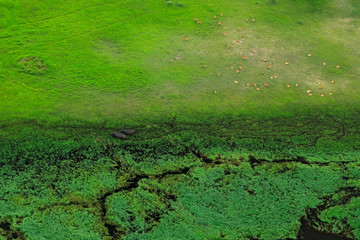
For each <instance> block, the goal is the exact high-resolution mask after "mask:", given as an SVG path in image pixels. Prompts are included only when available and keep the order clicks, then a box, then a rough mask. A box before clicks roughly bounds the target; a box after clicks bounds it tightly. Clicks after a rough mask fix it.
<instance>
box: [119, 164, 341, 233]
mask: <svg viewBox="0 0 360 240" xmlns="http://www.w3.org/2000/svg"><path fill="white" fill-rule="evenodd" d="M267 168H268V167H267ZM284 169H286V168H284ZM341 183H342V180H341V176H340V173H339V172H337V171H333V170H331V169H330V168H318V167H308V166H293V170H291V171H286V172H284V173H279V172H278V171H273V173H271V172H270V171H269V170H268V169H266V167H257V168H256V169H255V170H253V169H252V168H251V167H250V166H249V165H248V164H246V163H244V164H242V165H240V166H239V167H216V168H213V169H208V170H206V169H203V168H197V169H196V170H194V172H192V173H191V175H190V176H187V177H184V178H182V179H179V181H178V183H176V184H175V186H174V189H176V192H177V194H178V199H177V201H176V202H175V203H173V204H172V209H173V212H170V213H168V214H166V215H165V216H164V217H163V219H161V222H160V225H158V226H156V227H154V228H153V230H152V231H150V232H149V233H146V234H140V233H139V232H136V233H131V234H128V235H127V236H126V239H140V238H141V239H175V238H179V236H181V238H180V239H205V238H207V239H217V238H220V236H226V237H227V238H228V239H239V238H240V239H247V238H248V237H257V238H260V239H284V238H296V236H297V232H298V230H299V228H300V222H299V219H300V218H301V217H302V216H304V214H305V209H306V208H309V207H315V206H316V205H317V204H319V203H320V200H319V198H320V197H322V196H324V195H327V194H331V193H332V192H334V191H335V190H336V189H337V188H338V187H339V186H340V185H341ZM122 206H124V205H122ZM127 208H128V207H124V209H127ZM123 211H124V210H123ZM135 216H136V217H137V215H135ZM136 217H135V218H136Z"/></svg>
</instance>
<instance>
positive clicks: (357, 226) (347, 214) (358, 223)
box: [320, 198, 360, 239]
mask: <svg viewBox="0 0 360 240" xmlns="http://www.w3.org/2000/svg"><path fill="white" fill-rule="evenodd" d="M320 219H321V220H322V221H323V222H326V223H328V224H329V226H331V230H332V231H333V232H335V233H341V232H344V229H345V228H346V227H347V225H348V226H350V228H351V229H352V230H353V236H354V237H355V239H359V238H360V198H354V199H351V201H350V202H349V203H348V204H345V205H338V206H334V207H330V208H328V209H326V210H324V211H323V212H321V214H320ZM349 237H351V236H349Z"/></svg>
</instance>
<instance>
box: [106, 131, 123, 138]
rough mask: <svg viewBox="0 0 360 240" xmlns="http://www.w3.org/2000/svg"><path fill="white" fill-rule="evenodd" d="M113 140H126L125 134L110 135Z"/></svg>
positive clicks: (114, 133)
mask: <svg viewBox="0 0 360 240" xmlns="http://www.w3.org/2000/svg"><path fill="white" fill-rule="evenodd" d="M110 135H111V136H112V137H113V138H119V139H126V136H125V134H123V133H121V132H112V133H111V134H110Z"/></svg>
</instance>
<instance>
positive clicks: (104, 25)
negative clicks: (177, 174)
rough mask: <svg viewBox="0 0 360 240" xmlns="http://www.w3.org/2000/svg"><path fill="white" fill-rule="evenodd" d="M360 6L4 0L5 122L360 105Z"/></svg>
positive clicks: (0, 102)
mask: <svg viewBox="0 0 360 240" xmlns="http://www.w3.org/2000/svg"><path fill="white" fill-rule="evenodd" d="M358 5H359V3H358V2H357V1H351V0H346V1H345V0H344V1H340V2H339V1H315V2H313V1H267V0H266V1H265V0H262V1H260V0H259V1H211V2H209V1H196V2H193V1H181V2H176V1H175V2H165V1H146V2H144V1H121V2H119V1H103V0H101V1H91V2H89V1H76V2H67V3H64V2H61V1H53V2H52V3H44V2H41V1H35V0H31V1H4V0H2V2H1V8H2V16H1V22H0V23H1V32H0V34H1V35H0V45H1V46H2V48H1V49H2V50H1V52H0V57H1V58H0V59H1V60H0V61H1V62H0V66H1V69H0V77H1V90H0V91H1V95H0V98H1V99H0V109H1V112H2V113H4V114H2V116H1V119H2V120H8V119H14V118H27V119H29V118H31V119H41V120H47V121H51V120H53V121H63V119H82V120H84V119H86V120H93V121H96V122H98V123H102V122H103V121H104V120H108V121H114V120H122V121H125V120H128V121H135V119H139V120H140V119H141V120H142V119H144V118H146V119H159V118H163V117H164V115H165V116H169V115H171V114H173V115H177V116H178V117H180V118H182V119H184V120H186V119H188V120H189V118H193V117H194V116H199V115H201V118H204V116H208V115H217V116H221V115H222V114H225V113H227V114H252V115H262V116H268V117H274V116H277V115H284V114H288V113H289V112H290V113H291V112H292V111H293V110H294V109H304V110H307V108H311V107H313V106H316V107H320V108H329V107H333V108H344V107H356V106H358V105H359V102H360V99H359V94H358V92H359V91H360V82H359V77H358V76H359V75H360V66H359V64H358V63H359V59H360V50H359V48H358V46H359V45H360V40H359V39H360V31H359V29H360V21H359V18H358V15H359V6H358ZM214 16H216V18H214ZM194 18H197V20H194ZM247 18H248V21H246V19H247ZM198 21H201V23H198ZM220 22H221V24H218V23H220ZM239 27H240V28H241V29H239ZM185 39H186V40H185ZM228 46H229V47H228ZM308 54H311V56H308ZM243 56H246V60H245V59H244V58H245V57H244V58H243ZM264 60H266V61H267V62H264ZM285 63H288V64H285ZM323 63H326V65H323ZM205 65H206V67H205ZM239 66H241V68H239ZM337 66H338V67H339V68H338V67H337ZM238 70H239V73H238ZM332 81H333V83H332ZM247 84H249V86H248V87H247V86H246V85H247ZM254 84H256V87H254ZM264 84H266V85H267V87H266V86H265V85H264ZM297 84H298V87H296V86H297ZM257 88H258V89H259V90H256V89H257ZM307 90H311V91H312V92H311V94H312V96H308V93H307ZM215 91H216V93H215ZM322 94H323V97H321V96H322ZM329 94H332V95H329Z"/></svg>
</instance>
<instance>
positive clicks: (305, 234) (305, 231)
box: [297, 218, 350, 240]
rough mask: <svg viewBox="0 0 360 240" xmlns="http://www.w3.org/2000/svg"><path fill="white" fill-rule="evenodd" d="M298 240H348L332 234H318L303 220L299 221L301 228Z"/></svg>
mask: <svg viewBox="0 0 360 240" xmlns="http://www.w3.org/2000/svg"><path fill="white" fill-rule="evenodd" d="M297 239H298V240H300V239H301V240H348V239H350V238H346V237H341V236H338V235H335V234H332V233H326V232H320V231H318V230H316V229H315V228H313V227H312V226H310V225H309V222H308V221H306V220H305V219H304V218H303V219H301V228H300V232H299V235H298V238H297Z"/></svg>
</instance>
